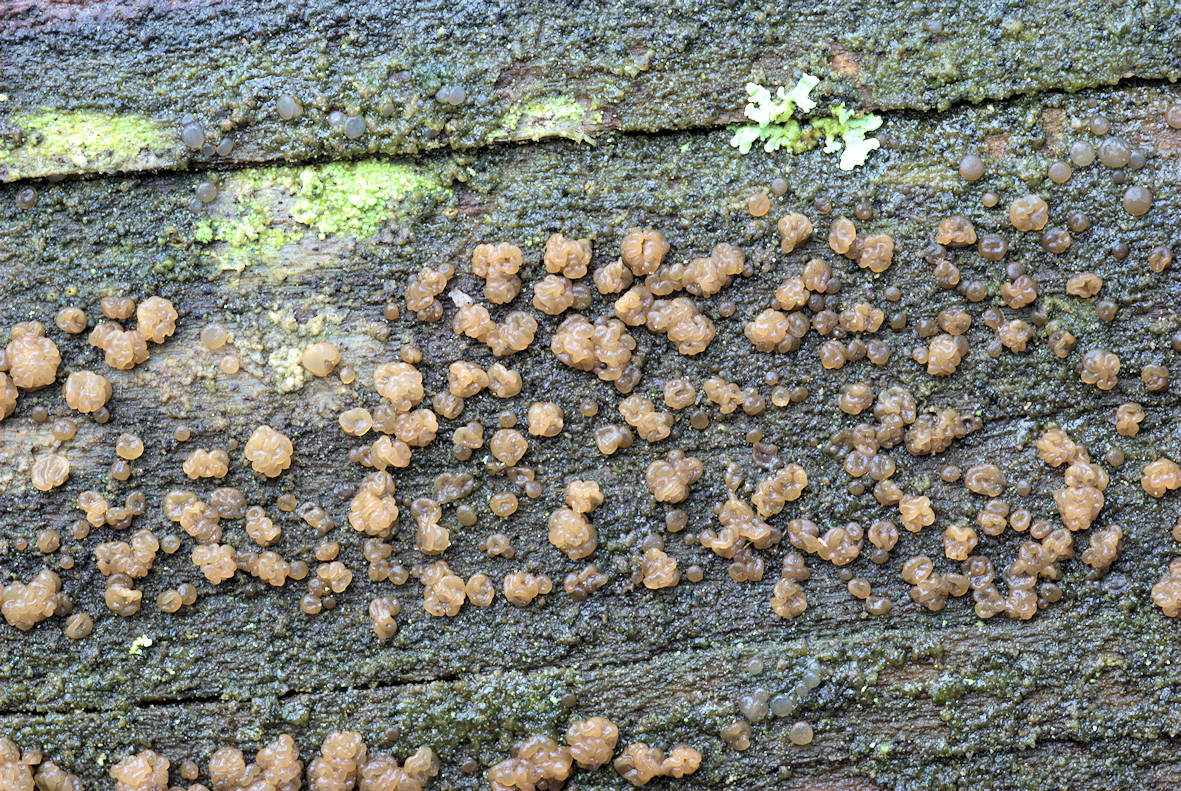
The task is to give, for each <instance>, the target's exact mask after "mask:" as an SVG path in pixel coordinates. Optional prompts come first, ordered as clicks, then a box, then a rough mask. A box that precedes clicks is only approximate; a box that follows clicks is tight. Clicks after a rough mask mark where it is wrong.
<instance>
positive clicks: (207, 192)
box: [193, 181, 218, 203]
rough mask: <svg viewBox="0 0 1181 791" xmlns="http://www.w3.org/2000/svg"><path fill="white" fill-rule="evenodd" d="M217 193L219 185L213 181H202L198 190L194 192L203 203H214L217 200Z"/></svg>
mask: <svg viewBox="0 0 1181 791" xmlns="http://www.w3.org/2000/svg"><path fill="white" fill-rule="evenodd" d="M217 192H218V190H217V185H216V184H214V183H213V182H212V181H202V182H201V183H200V184H198V185H197V188H196V189H195V190H193V194H195V195H196V196H197V200H199V201H201V202H202V203H212V202H213V201H215V200H217Z"/></svg>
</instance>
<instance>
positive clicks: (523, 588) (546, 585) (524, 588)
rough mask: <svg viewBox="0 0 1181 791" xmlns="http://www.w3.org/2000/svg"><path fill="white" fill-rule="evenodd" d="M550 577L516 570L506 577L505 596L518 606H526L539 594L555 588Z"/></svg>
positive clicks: (541, 594) (542, 594)
mask: <svg viewBox="0 0 1181 791" xmlns="http://www.w3.org/2000/svg"><path fill="white" fill-rule="evenodd" d="M553 587H554V586H553V583H552V582H551V581H550V578H549V577H547V576H545V575H544V574H541V575H536V576H535V575H533V574H529V573H527V572H524V571H518V572H514V573H513V574H509V575H508V576H506V577H505V578H504V598H505V599H507V600H508V601H509V603H511V604H515V605H516V606H518V607H526V606H528V605H529V604H531V603H532V602H533V600H534V599H536V598H537V597H538V596H544V595H545V594H547V593H549V592H550V591H552V590H553Z"/></svg>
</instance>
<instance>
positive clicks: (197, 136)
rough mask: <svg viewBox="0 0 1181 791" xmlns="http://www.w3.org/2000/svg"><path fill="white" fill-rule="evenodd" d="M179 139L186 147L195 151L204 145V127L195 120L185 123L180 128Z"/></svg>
mask: <svg viewBox="0 0 1181 791" xmlns="http://www.w3.org/2000/svg"><path fill="white" fill-rule="evenodd" d="M180 140H181V142H182V143H184V144H185V145H186V146H187V147H189V148H191V149H193V150H194V151H196V150H198V149H200V148H201V146H203V145H205V128H204V127H203V126H201V124H199V123H196V122H193V123H190V124H185V126H184V127H183V128H182V129H181V130H180Z"/></svg>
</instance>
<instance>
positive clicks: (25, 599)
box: [0, 569, 61, 632]
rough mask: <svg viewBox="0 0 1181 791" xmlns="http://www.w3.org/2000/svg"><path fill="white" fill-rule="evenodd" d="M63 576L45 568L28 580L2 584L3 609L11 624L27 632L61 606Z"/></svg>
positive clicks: (1, 608)
mask: <svg viewBox="0 0 1181 791" xmlns="http://www.w3.org/2000/svg"><path fill="white" fill-rule="evenodd" d="M60 590H61V579H60V578H59V577H58V576H57V574H55V573H54V572H52V571H49V570H48V569H42V570H41V571H39V572H37V575H36V576H34V577H33V579H31V580H30V581H29V582H28V584H25V583H22V582H11V583H9V584H7V585H4V586H3V587H2V588H0V613H2V614H3V615H4V620H5V621H7V622H8V625H9V626H15V627H16V628H17V629H20V630H21V631H22V632H27V631H28V630H29V629H32V628H33V627H34V626H36V625H37V624H38V623H40V622H41V621H44V620H45V619H46V618H49V617H50V616H51V615H53V614H54V612H55V611H56V610H57V606H58V592H59V591H60Z"/></svg>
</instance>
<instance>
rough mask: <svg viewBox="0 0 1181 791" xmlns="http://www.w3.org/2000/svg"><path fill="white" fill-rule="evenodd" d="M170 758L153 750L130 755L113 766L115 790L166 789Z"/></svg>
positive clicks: (163, 790) (162, 790)
mask: <svg viewBox="0 0 1181 791" xmlns="http://www.w3.org/2000/svg"><path fill="white" fill-rule="evenodd" d="M168 765H169V764H168V759H167V758H165V757H164V756H162V755H159V754H157V753H156V752H154V751H153V750H144V751H143V752H141V753H136V754H135V755H129V756H127V757H126V758H124V759H123V760H122V761H119V762H118V763H117V764H115V765H114V766H112V767H111V771H110V775H111V779H112V780H114V781H115V791H165V789H167V788H168Z"/></svg>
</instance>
